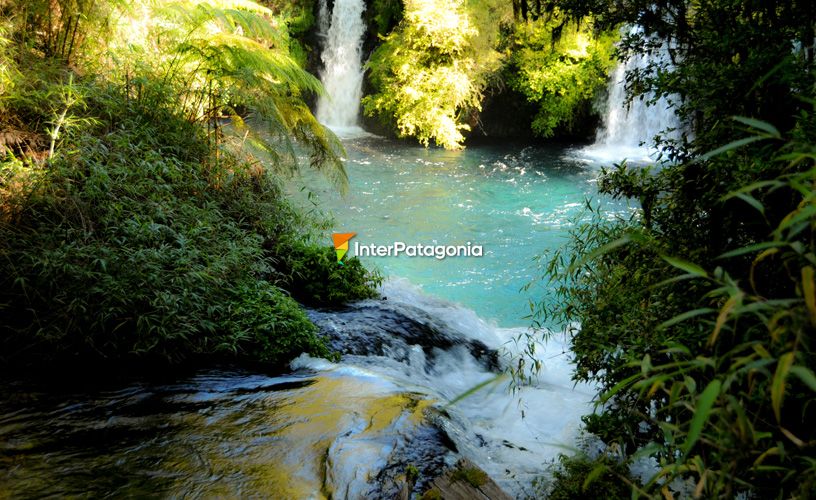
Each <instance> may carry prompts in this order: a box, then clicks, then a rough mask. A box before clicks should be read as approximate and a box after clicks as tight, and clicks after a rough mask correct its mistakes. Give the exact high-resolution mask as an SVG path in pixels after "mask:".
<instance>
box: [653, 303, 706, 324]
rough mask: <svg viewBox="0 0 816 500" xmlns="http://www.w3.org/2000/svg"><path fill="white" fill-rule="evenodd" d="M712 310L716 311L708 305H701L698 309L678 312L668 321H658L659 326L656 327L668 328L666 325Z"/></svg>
mask: <svg viewBox="0 0 816 500" xmlns="http://www.w3.org/2000/svg"><path fill="white" fill-rule="evenodd" d="M713 312H717V310H716V309H712V308H710V307H701V308H699V309H694V310H692V311H686V312H684V313H682V314H678V315H677V316H675V317H673V318H671V319H670V320H668V321H664V322H663V323H660V326H658V328H668V327H670V326H672V325H676V324H677V323H682V322H683V321H686V320H687V319H691V318H694V317H696V316H701V315H703V314H710V313H713Z"/></svg>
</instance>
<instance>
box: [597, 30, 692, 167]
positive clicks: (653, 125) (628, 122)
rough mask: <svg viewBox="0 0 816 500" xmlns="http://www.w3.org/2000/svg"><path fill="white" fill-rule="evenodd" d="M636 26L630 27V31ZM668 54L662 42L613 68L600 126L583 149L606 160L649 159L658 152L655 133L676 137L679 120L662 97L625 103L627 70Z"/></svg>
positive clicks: (659, 60) (662, 60)
mask: <svg viewBox="0 0 816 500" xmlns="http://www.w3.org/2000/svg"><path fill="white" fill-rule="evenodd" d="M639 30H640V28H638V27H635V28H633V29H632V31H633V34H635V33H637V32H638V31H639ZM668 57H669V55H668V47H667V46H666V45H665V44H664V45H663V46H662V47H661V48H660V50H658V51H656V52H655V53H652V54H649V55H640V54H637V55H634V56H631V57H630V58H629V59H627V60H626V62H625V63H623V64H619V65H618V66H617V68H615V71H614V72H613V74H612V78H611V81H610V82H609V95H608V97H607V100H606V112H605V115H604V121H603V126H602V127H600V128H599V129H598V132H597V134H596V137H595V143H594V144H593V145H592V146H590V147H588V148H585V149H584V150H583V152H584V153H585V154H586V155H587V156H589V157H591V158H593V159H596V160H601V161H605V162H609V161H613V162H619V161H621V160H623V159H624V158H626V159H628V160H634V161H649V160H652V159H655V158H656V156H657V154H658V153H659V151H657V150H656V149H655V148H654V144H653V142H654V137H655V136H656V135H658V134H662V135H663V136H664V137H668V138H679V136H680V129H681V123H680V121H679V119H678V118H677V115H675V113H674V108H672V107H670V104H669V101H668V100H667V99H666V98H665V97H661V98H660V99H658V100H657V101H656V102H654V103H651V104H649V103H648V101H649V100H650V98H651V97H653V96H650V95H645V96H638V97H635V98H634V99H633V100H632V101H631V102H630V103H629V104H628V105H627V102H626V97H627V96H626V75H627V73H629V72H632V71H637V70H641V71H642V70H645V69H646V68H647V67H648V66H649V65H650V64H654V63H659V64H664V63H667V62H668ZM670 129H673V130H671V131H669V130H670Z"/></svg>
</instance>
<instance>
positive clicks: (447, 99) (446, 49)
mask: <svg viewBox="0 0 816 500" xmlns="http://www.w3.org/2000/svg"><path fill="white" fill-rule="evenodd" d="M473 4H474V5H478V8H477V7H475V6H473V5H471V3H468V2H466V1H464V0H445V1H443V2H431V1H428V0H408V1H406V2H405V11H404V16H403V19H402V21H401V22H400V24H399V26H398V27H397V29H396V30H394V31H393V32H392V33H391V34H389V35H388V36H387V37H385V38H384V40H383V43H382V45H380V47H378V48H377V50H376V51H375V52H374V54H373V55H372V56H371V59H370V61H369V62H368V68H369V69H370V71H371V82H372V84H373V86H374V88H375V89H376V90H377V91H376V93H374V94H373V95H370V96H367V97H365V98H364V99H363V106H364V108H365V112H366V113H367V114H368V115H370V116H379V117H380V118H381V119H382V120H383V121H385V122H386V123H389V124H390V125H392V126H393V127H394V128H395V129H396V131H397V133H398V134H399V136H400V137H415V138H416V139H417V140H418V141H419V142H420V143H421V144H423V145H425V146H427V145H429V144H430V142H431V141H434V142H435V143H436V144H438V145H439V146H442V147H445V148H448V149H459V148H461V147H462V142H463V141H464V135H463V133H464V132H466V131H468V130H469V129H470V126H469V125H468V124H467V118H468V116H469V112H470V111H474V110H479V109H480V107H481V96H482V92H483V90H484V89H485V87H486V85H487V84H488V81H489V78H490V75H491V74H493V73H495V72H496V71H497V70H498V69H499V68H500V60H501V55H500V54H499V53H498V52H497V51H496V44H497V41H496V40H497V37H498V29H499V22H500V21H501V19H502V13H503V10H504V9H502V8H501V6H503V5H504V4H502V3H499V2H498V1H496V0H480V1H479V2H473ZM476 12H478V13H479V15H478V17H477V16H476V15H475V14H474V13H476ZM488 16H491V18H489V19H488ZM497 19H498V21H499V22H497Z"/></svg>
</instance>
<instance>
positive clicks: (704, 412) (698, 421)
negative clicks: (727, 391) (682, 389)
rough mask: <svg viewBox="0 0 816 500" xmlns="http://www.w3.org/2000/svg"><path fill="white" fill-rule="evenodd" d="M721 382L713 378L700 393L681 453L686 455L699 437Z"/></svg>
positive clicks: (718, 393)
mask: <svg viewBox="0 0 816 500" xmlns="http://www.w3.org/2000/svg"><path fill="white" fill-rule="evenodd" d="M721 387H722V383H721V382H720V380H719V379H714V380H712V381H711V382H709V383H708V385H707V386H706V388H705V390H704V391H703V393H702V394H700V399H699V400H698V401H697V409H696V410H694V416H693V417H692V419H691V424H690V425H689V433H688V436H687V437H686V442H685V443H683V453H684V454H686V455H688V452H689V451H691V448H692V447H694V444H695V443H696V442H697V440H698V439H700V434H701V433H702V431H703V426H704V425H705V423H706V422H707V421H708V417H709V415H710V414H711V408H712V407H713V406H714V401H716V399H717V396H719V395H720V388H721Z"/></svg>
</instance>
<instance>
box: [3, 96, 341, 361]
mask: <svg viewBox="0 0 816 500" xmlns="http://www.w3.org/2000/svg"><path fill="white" fill-rule="evenodd" d="M86 88H87V89H88V91H89V93H90V94H91V96H92V97H96V98H98V99H99V100H98V101H96V102H91V103H90V105H91V106H93V107H94V108H96V109H98V107H101V106H110V105H112V104H113V103H115V102H117V101H116V100H115V99H113V100H109V99H111V98H112V96H110V95H109V94H107V91H108V89H105V88H104V87H103V88H99V87H93V86H92V85H91V84H88V85H87V87H86ZM118 102H119V103H122V102H123V101H121V100H120V101H118ZM102 109H104V108H102ZM105 111H107V112H109V113H110V115H112V116H116V117H117V118H116V119H115V121H114V122H108V123H104V124H100V126H99V129H98V133H97V134H90V133H88V132H89V131H81V132H80V131H77V132H74V133H73V134H72V136H73V137H72V138H71V144H70V147H64V148H63V149H64V151H63V152H62V153H60V154H58V155H57V156H55V158H54V161H53V162H51V163H50V165H49V167H48V169H47V171H45V172H42V173H41V174H39V176H38V177H37V179H38V182H37V183H36V184H33V185H32V184H31V183H29V185H28V186H27V189H26V190H25V191H23V192H18V193H17V199H16V200H13V202H11V203H9V205H8V206H9V207H10V209H9V210H8V212H7V218H6V219H5V220H4V221H2V223H0V233H2V239H1V240H0V241H2V242H3V243H2V246H0V253H2V259H1V260H2V266H3V269H2V272H0V275H2V276H3V277H4V278H3V287H2V289H3V291H2V296H1V297H0V304H2V306H1V307H0V316H2V318H3V320H2V324H3V325H4V327H3V333H2V343H3V346H4V348H3V353H4V357H5V359H6V361H17V362H19V361H21V360H30V359H33V358H34V357H36V356H39V355H43V356H51V355H54V354H55V353H58V354H63V355H64V354H66V353H70V354H75V355H86V356H88V355H90V356H96V357H102V358H107V359H115V358H118V357H122V356H127V355H138V356H154V357H161V358H165V359H168V360H174V361H177V360H180V359H184V358H188V357H192V356H196V355H219V354H229V355H239V356H247V357H251V358H252V359H256V360H262V361H268V362H273V363H280V362H284V361H286V360H288V359H289V357H291V356H292V355H295V354H296V353H299V352H301V351H303V350H306V351H308V352H312V353H315V354H325V353H326V350H325V347H323V345H322V344H321V342H320V341H319V340H318V338H317V337H316V332H315V328H314V326H313V325H311V323H309V321H308V319H307V318H306V316H305V314H304V312H303V311H302V309H301V308H300V307H299V306H298V305H297V303H295V302H294V301H293V300H292V299H291V298H289V297H288V296H287V295H286V294H285V293H284V292H282V291H281V290H280V289H278V288H276V287H274V286H272V285H271V284H269V283H266V282H264V281H262V280H261V278H262V277H263V276H265V275H270V274H271V273H272V266H271V261H270V260H269V258H268V257H267V256H266V254H265V250H264V247H263V245H264V241H265V240H266V239H268V238H269V237H271V234H270V232H271V231H272V230H274V229H275V228H279V227H280V226H286V225H292V224H293V223H294V222H295V221H294V220H292V217H291V216H290V209H289V208H288V207H287V206H286V205H285V203H284V202H283V201H282V200H281V198H280V191H279V189H278V188H277V186H276V185H275V183H274V181H273V179H272V177H270V176H269V175H268V174H266V173H263V172H260V173H259V172H257V171H253V170H251V169H250V168H249V167H248V166H247V165H244V164H241V163H239V162H237V161H235V160H234V159H231V158H229V157H224V158H222V162H220V163H219V164H218V166H213V165H210V166H207V165H206V162H204V160H205V159H206V157H207V149H206V147H202V144H203V143H202V140H203V136H202V132H201V130H200V128H198V127H197V126H195V125H194V124H190V123H188V122H186V121H184V120H183V119H181V118H179V117H176V116H173V115H169V114H168V115H164V116H162V120H161V122H159V123H161V125H159V126H157V125H156V121H155V118H154V117H153V116H150V115H145V114H144V113H143V112H142V111H141V110H138V109H133V108H127V107H121V106H120V107H119V108H116V109H105ZM91 131H92V130H91ZM169 144H172V145H173V147H179V148H180V151H183V152H184V153H181V154H174V153H173V151H172V149H168V148H167V145H169ZM15 165H17V162H15V161H6V162H4V163H3V172H4V174H6V175H4V181H5V183H6V186H8V185H9V184H13V183H14V182H15V181H16V180H17V175H18V174H17V173H16V172H15V171H14V170H11V169H12V168H14V166H15ZM28 168H29V169H37V168H38V167H37V166H36V165H30V166H29V167H28ZM18 171H19V169H18ZM287 221H289V222H288V223H287Z"/></svg>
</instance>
